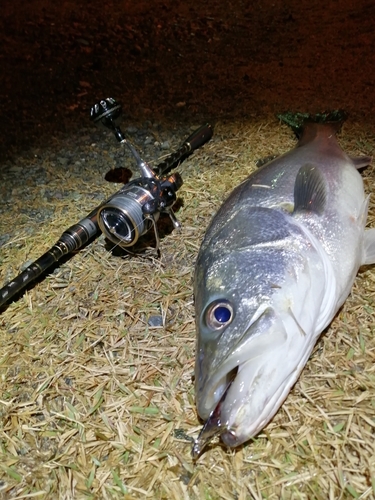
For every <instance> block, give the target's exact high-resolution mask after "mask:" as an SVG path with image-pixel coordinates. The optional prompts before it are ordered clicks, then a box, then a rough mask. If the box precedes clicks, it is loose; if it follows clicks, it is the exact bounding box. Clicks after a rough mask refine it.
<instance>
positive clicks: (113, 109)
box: [0, 98, 212, 307]
mask: <svg viewBox="0 0 375 500" xmlns="http://www.w3.org/2000/svg"><path fill="white" fill-rule="evenodd" d="M120 114H121V105H120V104H119V103H118V102H116V101H115V100H114V99H113V98H108V99H104V100H101V101H100V102H99V103H97V104H95V105H94V106H92V108H91V118H92V120H93V121H94V122H95V123H97V124H99V125H103V126H104V127H106V128H109V129H110V130H112V132H113V133H114V134H115V137H116V139H117V140H118V141H119V142H120V143H122V144H125V145H126V146H127V147H128V149H129V150H130V152H131V153H132V155H133V157H134V158H135V160H136V163H137V166H138V169H139V171H140V173H141V176H140V177H138V178H137V179H134V180H133V181H131V182H128V183H127V184H125V185H124V186H123V187H122V188H121V189H120V190H119V191H117V193H115V194H114V195H112V196H111V197H110V198H108V199H107V200H106V201H104V202H103V203H102V204H100V205H99V206H98V207H96V208H94V210H93V211H92V212H90V213H89V214H88V215H86V217H85V218H83V219H82V220H80V221H79V222H77V223H76V224H74V225H73V226H71V227H70V228H69V229H67V230H66V231H64V232H63V234H62V235H61V237H60V238H59V240H58V241H57V242H56V243H55V244H54V245H53V246H52V247H51V248H50V249H49V250H48V251H47V252H46V253H44V254H43V255H42V256H41V257H39V259H37V260H36V261H35V262H33V263H32V264H31V265H30V266H28V267H27V268H26V269H25V270H24V271H23V272H22V273H21V274H19V275H18V276H17V277H16V278H14V279H13V280H12V281H10V282H9V283H8V284H7V285H5V286H4V287H3V288H1V289H0V307H1V306H2V305H3V304H5V303H6V302H8V301H9V300H10V299H11V298H12V297H13V296H14V295H16V294H17V293H18V292H20V291H21V290H23V289H24V288H26V286H27V285H28V284H29V283H31V282H32V281H33V280H35V279H36V278H37V277H38V276H40V275H41V274H42V273H43V272H45V271H46V270H47V269H48V268H50V267H51V266H53V265H54V264H56V263H57V262H58V261H59V260H60V259H61V258H62V257H63V256H64V255H68V254H71V253H72V252H75V251H77V250H79V249H80V248H81V247H82V246H84V245H85V244H86V243H88V242H89V241H92V240H93V239H95V238H96V237H97V236H99V234H100V233H101V232H103V234H104V235H105V236H106V237H107V238H108V239H109V240H110V241H112V242H113V243H115V244H116V245H119V246H121V247H122V248H124V249H125V250H127V251H128V252H129V247H131V246H133V245H134V244H135V243H136V242H137V241H138V239H139V238H140V237H141V236H142V235H144V234H145V233H146V232H147V231H149V230H150V229H151V228H153V229H154V232H155V239H156V249H157V250H158V248H159V234H158V230H157V226H156V222H157V221H158V219H159V216H160V214H161V213H163V212H164V213H166V214H168V215H169V217H170V219H171V221H172V224H173V226H174V227H175V228H179V227H180V223H179V222H178V220H177V219H176V217H175V215H174V213H173V210H172V205H173V204H174V202H175V201H176V192H177V191H178V189H179V188H180V187H181V186H182V178H181V176H180V174H179V173H177V172H175V173H173V174H169V175H163V174H167V172H169V171H170V170H171V169H172V168H173V167H174V166H176V165H177V164H178V163H179V162H180V161H182V160H184V159H185V158H186V157H187V156H189V155H190V154H191V153H192V152H193V151H194V150H196V149H198V148H199V147H201V146H203V144H205V143H206V142H207V141H209V140H210V139H211V137H212V128H211V126H210V125H209V124H206V125H203V126H202V127H200V128H199V129H198V130H196V131H195V132H194V133H193V134H192V135H190V136H189V137H188V138H187V139H186V140H185V141H184V142H183V143H182V145H181V146H180V147H179V148H178V149H177V151H176V152H175V153H172V154H171V155H169V156H168V157H167V158H165V160H164V161H163V162H162V163H160V164H159V165H158V166H157V167H155V168H154V169H152V168H151V167H150V166H149V165H148V164H147V163H146V162H145V161H144V160H142V158H141V157H140V155H139V153H138V152H137V150H136V149H135V148H134V146H133V145H132V144H131V143H130V142H129V141H128V140H127V139H126V138H125V136H124V134H123V133H122V131H121V129H120V127H119V126H118V125H117V124H116V120H117V119H118V118H119V116H120Z"/></svg>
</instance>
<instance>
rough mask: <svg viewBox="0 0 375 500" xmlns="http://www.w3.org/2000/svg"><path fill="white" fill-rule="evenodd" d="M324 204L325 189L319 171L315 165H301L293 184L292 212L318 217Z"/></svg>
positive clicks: (325, 197)
mask: <svg viewBox="0 0 375 500" xmlns="http://www.w3.org/2000/svg"><path fill="white" fill-rule="evenodd" d="M326 202H327V188H326V182H325V179H324V177H323V175H322V173H321V171H320V170H319V169H318V167H316V166H315V165H311V164H309V163H308V164H306V165H303V166H302V167H301V168H300V169H299V170H298V174H297V177H296V182H295V184H294V212H299V211H301V210H306V211H309V212H315V213H317V214H318V215H320V214H321V213H322V212H323V211H324V209H325V206H326Z"/></svg>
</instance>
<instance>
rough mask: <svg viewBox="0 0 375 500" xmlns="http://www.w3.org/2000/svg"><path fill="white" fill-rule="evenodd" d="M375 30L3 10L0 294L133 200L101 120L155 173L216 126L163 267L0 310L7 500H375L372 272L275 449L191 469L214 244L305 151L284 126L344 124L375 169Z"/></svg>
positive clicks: (227, 454) (366, 23) (313, 15)
mask: <svg viewBox="0 0 375 500" xmlns="http://www.w3.org/2000/svg"><path fill="white" fill-rule="evenodd" d="M374 19H375V4H374V3H373V2H372V1H370V0H360V1H354V0H351V1H348V2H345V3H344V2H330V3H329V2H326V1H324V2H323V1H321V0H319V1H316V2H310V1H307V0H299V1H296V0H290V1H289V2H276V1H271V0H264V1H260V0H256V1H253V2H245V1H241V0H234V1H232V2H229V1H228V2H220V1H219V0H207V1H206V2H202V3H196V2H186V1H181V0H174V1H171V0H154V1H150V2H143V1H139V2H130V1H117V2H114V1H112V0H104V1H101V2H99V1H98V0H94V1H86V2H83V1H81V0H78V1H73V0H70V1H63V0H62V1H61V2H59V3H57V2H54V3H53V2H49V1H47V0H40V1H37V0H30V1H28V2H27V3H26V2H25V3H23V4H22V7H21V6H20V4H19V3H17V2H13V1H10V0H3V1H2V16H1V19H0V63H1V66H0V78H1V80H0V81H1V85H0V99H1V107H0V127H1V139H0V196H1V198H0V285H2V284H3V283H5V282H7V281H8V280H10V279H11V278H12V277H14V276H15V275H17V274H18V273H19V272H20V271H21V269H22V267H21V266H22V264H23V263H25V262H31V261H32V260H35V259H36V258H37V257H39V256H40V255H42V253H43V252H44V251H46V250H47V249H48V248H49V247H50V246H51V245H52V244H53V243H54V242H55V241H56V240H57V239H58V237H59V236H60V234H61V233H62V231H63V230H64V229H66V228H68V227H69V226H70V225H71V224H73V223H74V222H76V221H78V220H79V219H80V218H81V217H82V216H83V215H85V214H86V213H87V212H89V211H90V210H91V209H92V208H93V207H95V206H96V205H98V204H99V203H100V202H101V201H102V200H103V199H105V198H106V197H108V196H109V195H111V194H112V193H113V192H115V191H116V190H117V189H118V188H119V186H114V185H113V184H111V183H107V182H105V181H104V180H103V178H104V175H105V174H106V172H107V171H108V170H109V169H113V168H114V167H118V166H122V165H125V166H126V167H128V166H129V165H130V164H133V163H132V162H131V161H130V159H129V156H127V155H126V154H125V153H123V151H122V150H121V149H120V148H119V145H118V144H117V143H116V141H115V140H114V139H113V137H111V136H110V134H109V133H107V132H102V131H98V130H97V129H96V128H95V127H94V125H93V124H92V123H90V120H89V109H90V106H91V105H92V104H93V103H94V102H96V101H97V100H98V99H100V98H103V97H107V96H113V97H115V98H117V99H118V100H119V101H121V102H122V103H123V110H124V114H123V118H122V126H123V129H124V130H125V131H126V132H127V133H128V134H129V135H130V136H131V139H132V140H133V141H134V143H135V144H136V145H137V147H138V148H139V149H140V150H141V151H142V154H143V155H144V156H145V157H146V158H147V159H148V160H150V161H153V162H157V161H158V158H160V157H161V156H162V155H165V154H168V153H169V152H171V151H173V150H174V149H175V148H176V147H177V146H178V145H179V144H180V143H181V141H182V140H183V139H185V138H186V136H187V135H188V134H189V133H190V132H191V131H192V130H193V129H194V128H195V127H196V126H198V125H200V124H202V123H204V122H206V121H209V122H211V123H212V124H213V125H214V137H213V139H212V140H211V141H210V142H209V143H208V144H207V145H205V146H204V148H202V149H201V150H199V151H197V152H196V153H195V154H194V155H193V156H192V157H191V158H190V159H188V160H187V161H186V162H184V163H183V165H182V166H181V170H180V171H181V174H182V176H183V179H184V185H183V187H182V188H181V190H180V196H181V199H182V203H181V206H180V208H179V210H178V213H177V215H178V217H179V219H180V220H181V222H182V230H181V231H180V232H177V231H174V232H172V233H171V234H166V235H165V236H164V237H163V239H162V244H161V258H160V259H154V258H146V259H145V258H142V257H136V258H126V257H123V258H121V257H119V256H116V255H114V254H113V253H111V252H109V251H108V248H107V247H106V245H105V244H104V242H103V239H102V238H98V239H97V240H96V241H94V242H93V243H92V244H91V245H89V246H87V247H86V248H85V249H83V250H82V251H80V252H78V253H77V254H76V255H74V257H73V258H72V259H70V260H68V261H66V262H64V263H62V264H61V266H59V267H58V268H57V269H55V270H54V272H53V273H51V274H50V275H48V276H46V277H45V279H44V280H41V281H40V282H38V283H37V284H36V285H35V286H34V287H32V288H30V289H29V290H28V291H27V292H26V293H25V294H24V295H22V296H21V297H20V298H19V300H17V301H16V302H13V303H11V304H10V305H8V306H7V307H5V308H3V309H1V311H0V345H1V346H2V347H1V352H0V498H4V499H8V498H9V499H21V498H46V499H55V498H62V499H81V498H82V499H83V498H86V499H88V498H89V499H102V498H103V499H117V498H127V499H136V498H137V499H138V498H156V499H166V500H169V499H176V500H179V499H181V498H184V499H186V500H200V499H207V500H216V499H226V500H232V499H236V500H247V499H256V500H260V499H264V498H266V499H274V500H277V499H280V498H282V499H296V500H297V499H298V500H300V499H304V500H309V499H319V500H326V499H327V498H329V499H330V500H336V499H343V500H344V499H350V498H360V499H372V498H375V447H374V442H375V440H374V432H375V421H374V412H375V396H374V394H375V372H374V367H375V340H374V314H375V271H374V269H373V268H372V267H368V268H365V269H363V270H362V271H361V272H360V273H359V276H358V277H357V280H356V282H355V285H354V287H353V291H352V293H351V295H350V297H349V298H348V300H347V302H346V303H345V305H344V307H343V308H342V310H341V311H340V312H339V314H338V315H337V317H336V318H335V320H334V321H333V323H332V325H331V326H330V328H329V329H328V330H327V332H326V333H325V335H324V336H323V337H322V339H320V341H319V342H318V344H317V346H316V348H315V350H314V353H313V355H312V357H311V359H310V360H309V362H308V364H307V366H306V368H305V370H304V371H303V374H302V376H301V378H300V380H299V381H298V383H297V384H296V386H295V387H294V389H293V390H292V392H291V394H290V395H289V396H288V398H287V400H286V402H285V404H284V405H283V407H282V408H281V410H280V411H279V412H278V414H277V415H276V416H275V418H274V419H273V421H272V422H271V423H270V424H269V425H268V426H267V427H266V428H265V429H264V431H263V432H262V433H261V434H260V435H259V436H257V437H256V438H255V439H254V440H252V441H251V442H249V443H247V444H246V445H245V446H243V447H240V448H239V449H238V450H228V449H226V448H225V447H223V446H221V445H220V444H219V443H218V442H217V441H214V442H213V444H212V446H210V447H208V449H207V451H206V452H205V453H204V454H203V456H202V457H201V458H200V459H199V460H198V461H197V463H193V462H192V460H191V455H190V451H191V445H192V440H193V439H194V438H195V437H196V436H197V435H198V433H199V430H200V428H201V422H199V420H198V418H197V414H196V409H195V401H194V383H193V371H194V356H195V326H194V307H193V296H192V290H193V287H192V277H193V269H194V263H195V258H196V255H197V251H198V248H199V244H200V241H201V240H202V238H203V235H204V231H205V228H206V227H207V225H208V223H209V221H210V219H211V217H212V215H213V214H214V213H215V211H216V210H217V209H218V207H219V206H220V204H221V202H222V201H223V199H224V198H225V197H226V195H227V193H228V192H229V191H230V190H231V189H232V188H233V187H234V186H236V185H237V184H238V183H239V182H241V181H242V180H243V179H244V178H245V177H246V176H247V175H248V174H249V173H250V172H251V171H252V170H253V169H254V168H255V162H256V160H257V159H259V158H263V157H266V156H268V155H271V154H275V153H282V152H284V151H286V150H288V149H290V148H291V147H293V146H294V145H295V139H294V137H293V134H292V133H291V131H290V130H289V129H288V128H287V127H286V126H284V125H281V124H280V123H279V122H278V120H277V119H276V117H275V115H276V113H280V112H283V111H286V110H288V111H293V110H294V111H296V110H299V111H304V112H313V113H315V112H319V111H324V110H332V109H336V108H343V109H345V110H346V111H347V112H348V113H349V119H348V121H347V122H346V123H345V125H344V127H343V130H342V133H341V134H340V144H341V145H342V146H343V148H344V149H345V151H347V152H348V153H349V154H352V155H360V154H366V155H373V153H374V147H375V100H374V90H375V51H374V47H375V30H374ZM150 137H151V139H152V140H149V138H150ZM162 143H165V144H166V143H168V144H169V146H167V147H166V149H163V148H161V144H162ZM168 148H169V149H168ZM374 176H375V173H374V167H373V166H370V167H369V168H367V169H366V170H365V171H364V172H363V177H364V182H365V188H366V191H367V192H368V193H371V191H373V184H374ZM374 199H375V198H374V197H373V198H372V199H371V202H370V212H369V225H370V226H372V227H375V207H374ZM153 317H156V318H161V320H162V326H155V325H153V323H152V322H151V323H150V318H153Z"/></svg>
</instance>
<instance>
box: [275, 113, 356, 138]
mask: <svg viewBox="0 0 375 500" xmlns="http://www.w3.org/2000/svg"><path fill="white" fill-rule="evenodd" d="M276 116H277V118H278V119H279V120H280V121H282V122H283V123H285V124H286V125H289V127H290V128H291V129H292V130H293V132H294V133H295V134H296V136H297V137H298V139H301V137H302V135H303V132H304V130H305V128H306V125H307V124H308V123H310V124H311V123H316V124H324V125H330V128H331V129H332V131H333V132H335V133H336V132H338V131H339V130H340V129H341V126H342V124H343V123H344V121H345V120H346V119H347V118H348V113H347V112H346V111H344V110H343V109H336V110H334V111H324V112H323V113H317V114H315V115H312V114H310V113H300V112H296V113H292V112H286V113H280V114H278V115H276Z"/></svg>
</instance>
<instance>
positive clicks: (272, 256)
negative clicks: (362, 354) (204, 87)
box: [192, 121, 375, 458]
mask: <svg viewBox="0 0 375 500" xmlns="http://www.w3.org/2000/svg"><path fill="white" fill-rule="evenodd" d="M340 125H341V123H340V122H336V123H333V122H331V123H329V122H328V123H317V122H314V121H305V122H304V123H303V126H302V127H301V128H300V130H299V131H300V137H299V141H298V144H297V146H296V148H294V149H293V150H291V151H289V152H287V153H285V154H284V155H282V156H279V157H278V158H276V159H274V160H273V161H271V162H269V163H267V164H266V165H264V166H262V167H261V168H260V169H259V170H257V171H255V172H254V173H253V174H252V175H250V176H249V177H248V178H247V179H246V180H245V181H244V182H243V183H242V184H240V185H239V186H238V187H237V188H235V189H234V191H233V192H232V193H231V194H230V196H229V198H228V199H227V200H226V201H225V202H224V204H223V205H222V206H221V208H220V209H219V211H218V213H217V214H216V216H215V217H214V218H213V220H212V222H211V224H210V226H209V228H208V230H207V232H206V235H205V238H204V240H203V243H202V246H201V248H200V251H199V255H198V259H197V263H196V270H195V284H194V294H195V310H196V329H197V352H196V366H195V384H196V403H197V410H198V414H199V416H200V417H201V418H202V419H203V420H205V421H206V423H205V425H204V427H203V429H202V431H201V433H200V435H199V437H198V439H197V440H196V442H195V445H194V448H193V451H192V454H193V457H194V458H197V457H198V456H199V454H200V453H201V451H202V449H203V447H204V446H205V445H206V444H207V442H208V441H209V440H210V439H211V438H212V437H213V436H214V435H220V436H221V439H222V441H223V442H224V443H225V444H226V445H227V446H231V447H234V446H238V445H240V444H242V443H244V442H245V441H247V440H248V439H250V438H251V437H253V436H255V435H256V434H258V433H259V432H260V431H261V430H262V428H263V427H264V426H265V425H266V424H267V423H268V422H269V421H270V420H271V418H272V417H273V416H274V415H275V413H276V412H277V410H278V409H279V408H280V406H281V405H282V403H283V401H284V400H285V398H286V397H287V395H288V393H289V391H290V389H291V388H292V386H293V385H294V384H295V382H296V380H297V379H298V377H299V375H300V373H301V371H302V369H303V368H304V366H305V364H306V362H307V360H308V358H309V356H310V354H311V351H312V349H313V347H314V345H315V343H316V341H317V339H318V337H319V335H320V334H321V332H322V331H323V330H324V329H325V328H326V327H327V326H328V325H329V324H330V322H331V321H332V319H333V318H334V316H335V314H336V312H337V311H338V309H339V308H340V306H341V305H342V304H343V303H344V301H345V300H346V298H347V296H348V295H349V293H350V290H351V287H352V285H353V281H354V279H355V276H356V274H357V272H358V269H359V267H360V266H361V265H363V264H373V263H375V229H369V230H365V224H366V218H367V209H368V197H366V196H365V193H364V188H363V182H362V178H361V175H360V174H359V172H358V170H357V169H358V168H360V167H363V166H366V165H368V164H369V163H370V161H371V158H370V157H361V158H350V157H349V156H348V155H347V154H346V153H345V152H344V151H343V150H342V149H341V147H340V146H339V144H338V142H337V139H336V132H337V130H338V129H339V127H340Z"/></svg>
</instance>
